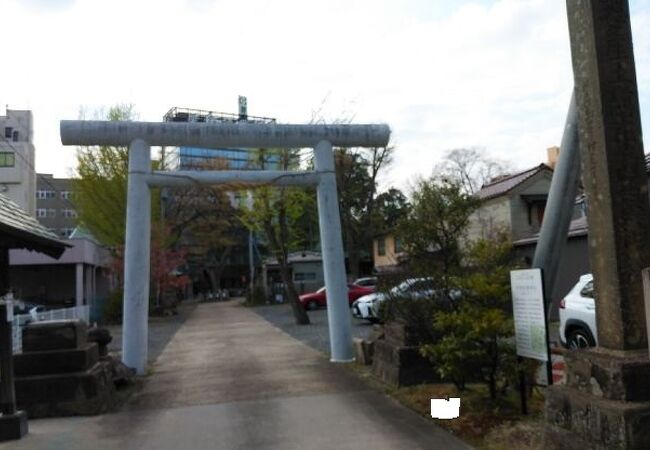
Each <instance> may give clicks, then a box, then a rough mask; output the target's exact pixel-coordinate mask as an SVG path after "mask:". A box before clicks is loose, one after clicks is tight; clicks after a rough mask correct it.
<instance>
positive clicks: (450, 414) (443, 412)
mask: <svg viewBox="0 0 650 450" xmlns="http://www.w3.org/2000/svg"><path fill="white" fill-rule="evenodd" d="M458 416H460V398H457V397H451V398H449V399H445V398H432V399H431V417H433V418H434V419H456V418H458Z"/></svg>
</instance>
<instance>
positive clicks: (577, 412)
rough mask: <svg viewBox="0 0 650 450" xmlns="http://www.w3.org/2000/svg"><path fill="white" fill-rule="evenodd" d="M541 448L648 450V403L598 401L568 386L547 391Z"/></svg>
mask: <svg viewBox="0 0 650 450" xmlns="http://www.w3.org/2000/svg"><path fill="white" fill-rule="evenodd" d="M545 415H546V423H547V425H546V429H545V432H544V439H545V442H544V448H548V449H556V450H565V449H574V448H589V449H597V450H604V449H648V448H650V402H621V401H616V400H608V399H604V398H597V397H594V396H593V395H590V394H588V393H585V392H581V391H578V390H576V389H572V388H570V387H568V386H558V385H556V386H552V387H550V388H548V389H547V391H546V410H545Z"/></svg>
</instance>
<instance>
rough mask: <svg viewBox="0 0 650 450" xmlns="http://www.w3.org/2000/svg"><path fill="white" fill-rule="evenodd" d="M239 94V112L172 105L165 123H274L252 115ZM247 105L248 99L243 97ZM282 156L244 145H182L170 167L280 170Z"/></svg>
mask: <svg viewBox="0 0 650 450" xmlns="http://www.w3.org/2000/svg"><path fill="white" fill-rule="evenodd" d="M242 98H243V97H240V109H239V114H232V113H222V112H216V111H203V110H199V109H189V108H178V107H174V108H171V109H170V110H169V111H167V113H166V114H165V115H164V116H163V120H164V121H165V122H203V123H205V122H208V123H210V122H213V123H215V122H216V123H226V122H230V123H241V122H244V123H275V119H273V118H270V117H257V116H249V115H248V114H247V113H246V108H245V107H244V108H242ZM244 105H245V100H244ZM278 162H279V157H278V156H277V155H276V154H273V153H272V152H266V153H264V154H260V153H259V152H256V151H253V150H251V149H242V148H217V149H215V148H197V147H179V148H178V149H177V150H175V151H174V153H172V156H171V158H170V164H169V165H170V168H172V169H177V170H206V169H214V168H215V166H216V168H220V169H231V170H251V169H253V170H254V169H262V168H264V169H277V166H278Z"/></svg>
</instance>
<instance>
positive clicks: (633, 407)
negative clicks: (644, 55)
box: [544, 0, 650, 449]
mask: <svg viewBox="0 0 650 450" xmlns="http://www.w3.org/2000/svg"><path fill="white" fill-rule="evenodd" d="M567 12H568V17H569V31H570V35H571V52H572V58H573V71H574V78H575V95H576V105H577V110H578V132H579V142H580V144H579V145H580V154H581V159H582V173H583V181H584V185H585V189H586V192H587V209H588V221H589V254H590V261H591V267H592V271H593V273H594V280H595V288H596V319H597V324H598V340H599V345H600V347H596V348H595V349H589V350H582V351H575V352H569V353H568V354H567V355H566V357H565V361H566V367H567V368H566V371H567V384H566V386H553V387H551V388H549V389H548V391H547V394H546V419H547V427H546V429H545V439H546V442H545V446H544V447H545V448H550V449H553V448H555V449H569V448H571V449H573V448H590V449H592V448H593V449H641V448H644V449H645V448H650V427H649V424H650V389H649V388H648V380H650V361H649V359H648V352H647V341H648V339H647V332H646V325H645V308H644V299H643V283H642V276H641V273H642V272H641V271H642V269H643V268H644V267H647V266H649V265H650V251H649V250H650V248H649V245H650V232H649V231H650V207H649V203H648V187H647V186H648V185H647V179H646V174H645V164H644V154H643V141H642V136H641V121H640V114H639V100H638V93H637V86H636V73H635V67H634V55H633V50H632V33H631V27H630V15H629V6H628V2H627V0H567Z"/></svg>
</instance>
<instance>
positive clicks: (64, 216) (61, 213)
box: [35, 173, 77, 239]
mask: <svg viewBox="0 0 650 450" xmlns="http://www.w3.org/2000/svg"><path fill="white" fill-rule="evenodd" d="M35 197H36V218H37V219H38V221H39V222H41V223H42V224H43V225H44V226H46V227H47V228H48V229H49V230H50V231H52V232H53V233H54V234H56V235H57V236H59V237H61V238H64V239H67V238H69V237H70V235H71V234H72V232H73V231H74V229H75V227H76V226H77V211H76V210H75V207H74V205H73V204H72V201H71V200H72V179H70V178H54V176H52V175H51V174H47V173H39V174H38V179H37V188H36V194H35Z"/></svg>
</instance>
